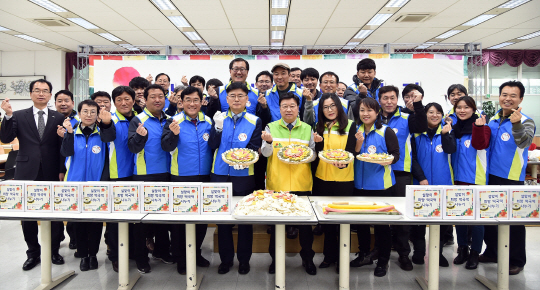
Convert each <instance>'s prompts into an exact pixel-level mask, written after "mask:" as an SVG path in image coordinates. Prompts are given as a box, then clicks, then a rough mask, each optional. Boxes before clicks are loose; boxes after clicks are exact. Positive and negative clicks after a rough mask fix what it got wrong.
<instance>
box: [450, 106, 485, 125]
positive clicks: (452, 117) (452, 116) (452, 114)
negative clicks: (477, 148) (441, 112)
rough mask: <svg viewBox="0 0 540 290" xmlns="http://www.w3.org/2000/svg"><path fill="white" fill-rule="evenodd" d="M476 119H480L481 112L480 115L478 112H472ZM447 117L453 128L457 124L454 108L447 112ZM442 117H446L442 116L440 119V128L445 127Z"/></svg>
mask: <svg viewBox="0 0 540 290" xmlns="http://www.w3.org/2000/svg"><path fill="white" fill-rule="evenodd" d="M474 113H475V114H476V115H477V116H478V117H481V116H482V114H483V112H482V111H480V113H478V112H474ZM446 114H447V115H448V117H450V119H452V126H454V125H455V124H457V115H456V112H454V108H452V109H450V111H448V113H446ZM444 117H446V116H443V118H442V123H441V124H442V126H444V125H446V122H445V121H444Z"/></svg>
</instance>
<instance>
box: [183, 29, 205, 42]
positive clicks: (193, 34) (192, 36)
mask: <svg viewBox="0 0 540 290" xmlns="http://www.w3.org/2000/svg"><path fill="white" fill-rule="evenodd" d="M184 34H185V35H186V36H187V38H189V40H202V38H201V37H200V36H199V35H198V34H197V32H194V31H189V32H184Z"/></svg>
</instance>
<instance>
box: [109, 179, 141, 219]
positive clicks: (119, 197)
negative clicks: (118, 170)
mask: <svg viewBox="0 0 540 290" xmlns="http://www.w3.org/2000/svg"><path fill="white" fill-rule="evenodd" d="M116 184H118V183H111V186H112V205H113V208H112V212H113V213H114V212H134V213H139V212H140V211H141V209H140V207H139V185H137V184H135V185H134V184H122V185H116Z"/></svg>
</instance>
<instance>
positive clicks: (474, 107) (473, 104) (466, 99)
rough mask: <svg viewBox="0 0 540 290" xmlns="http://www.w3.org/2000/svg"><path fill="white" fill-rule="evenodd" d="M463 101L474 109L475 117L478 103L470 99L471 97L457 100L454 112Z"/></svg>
mask: <svg viewBox="0 0 540 290" xmlns="http://www.w3.org/2000/svg"><path fill="white" fill-rule="evenodd" d="M461 101H464V102H465V104H467V106H469V107H471V108H472V109H473V115H474V112H475V111H476V102H475V101H474V99H473V98H471V97H469V96H463V97H461V98H459V99H458V100H457V102H456V103H455V104H454V112H455V111H456V108H457V104H458V103H459V102H461Z"/></svg>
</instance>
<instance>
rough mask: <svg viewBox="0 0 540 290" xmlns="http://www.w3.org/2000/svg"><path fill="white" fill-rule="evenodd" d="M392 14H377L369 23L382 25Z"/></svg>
mask: <svg viewBox="0 0 540 290" xmlns="http://www.w3.org/2000/svg"><path fill="white" fill-rule="evenodd" d="M392 15H393V14H375V16H373V18H371V20H370V21H369V22H368V24H367V25H381V24H383V23H384V22H385V21H386V20H388V18H390V17H391V16H392Z"/></svg>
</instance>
